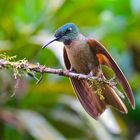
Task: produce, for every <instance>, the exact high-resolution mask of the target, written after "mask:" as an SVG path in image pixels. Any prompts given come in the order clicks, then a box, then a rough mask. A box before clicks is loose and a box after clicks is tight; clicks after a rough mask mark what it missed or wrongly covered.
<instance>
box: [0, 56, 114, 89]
mask: <svg viewBox="0 0 140 140" xmlns="http://www.w3.org/2000/svg"><path fill="white" fill-rule="evenodd" d="M14 58H15V57H2V59H0V69H3V68H6V69H13V72H14V77H15V79H17V77H18V76H19V77H20V76H21V74H20V71H25V72H27V73H28V74H29V75H31V76H33V77H34V78H35V76H34V74H35V73H40V74H42V75H43V74H45V73H48V74H55V75H59V76H65V77H70V78H77V79H79V80H89V81H91V80H96V81H98V82H102V83H106V84H109V85H111V86H114V85H115V83H114V82H111V81H107V80H105V79H103V78H101V77H96V76H89V75H85V74H81V73H75V72H71V71H69V70H63V69H53V68H49V67H46V66H44V65H40V64H38V63H37V64H33V63H30V62H28V61H27V60H26V59H23V60H19V61H14ZM42 77H43V76H42ZM42 77H41V79H42ZM41 79H40V80H41ZM40 80H39V81H38V82H40Z"/></svg>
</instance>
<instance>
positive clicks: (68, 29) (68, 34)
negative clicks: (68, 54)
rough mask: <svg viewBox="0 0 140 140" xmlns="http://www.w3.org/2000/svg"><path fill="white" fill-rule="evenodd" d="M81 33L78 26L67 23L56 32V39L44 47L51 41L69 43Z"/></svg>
mask: <svg viewBox="0 0 140 140" xmlns="http://www.w3.org/2000/svg"><path fill="white" fill-rule="evenodd" d="M78 34H79V30H78V28H77V26H76V25H75V24H73V23H67V24H64V25H63V26H61V27H60V28H58V29H57V30H56V32H55V35H54V39H53V40H51V41H50V42H48V43H47V44H46V45H44V46H43V47H42V48H46V47H47V46H48V45H49V44H50V43H52V42H54V41H60V42H63V43H64V44H69V43H70V42H71V41H73V40H74V39H76V37H77V36H78Z"/></svg>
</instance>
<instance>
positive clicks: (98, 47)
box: [87, 39, 135, 109]
mask: <svg viewBox="0 0 140 140" xmlns="http://www.w3.org/2000/svg"><path fill="white" fill-rule="evenodd" d="M87 43H88V45H89V46H90V48H91V51H93V53H94V54H96V56H97V58H98V60H99V63H100V64H103V65H106V66H108V67H110V68H111V69H112V70H113V71H114V73H115V75H116V78H117V79H118V81H119V83H120V84H121V86H122V88H123V90H124V92H125V94H126V96H127V98H128V101H129V103H130V104H131V106H132V108H133V109H134V108H135V100H134V96H133V93H132V89H131V87H130V85H129V83H128V81H127V79H126V77H125V76H124V74H123V72H122V71H121V70H120V68H119V66H118V65H117V64H116V62H115V61H114V59H113V58H112V57H111V55H110V54H109V52H108V51H107V50H106V49H105V47H104V46H103V45H102V44H100V43H99V42H98V41H96V40H94V39H88V41H87Z"/></svg>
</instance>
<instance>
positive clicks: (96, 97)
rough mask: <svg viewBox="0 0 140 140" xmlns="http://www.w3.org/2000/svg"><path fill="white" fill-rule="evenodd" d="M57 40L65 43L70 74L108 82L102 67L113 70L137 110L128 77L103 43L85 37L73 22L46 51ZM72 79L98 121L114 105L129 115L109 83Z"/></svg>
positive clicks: (92, 115)
mask: <svg viewBox="0 0 140 140" xmlns="http://www.w3.org/2000/svg"><path fill="white" fill-rule="evenodd" d="M54 41H59V42H63V43H64V48H63V58H64V63H65V66H66V69H67V70H69V71H72V72H76V73H82V74H86V75H90V76H97V77H102V78H104V79H107V77H106V75H105V74H104V72H103V70H102V66H106V67H107V68H109V69H111V70H112V71H113V73H114V75H115V78H116V81H117V82H118V83H119V84H120V85H121V87H122V89H123V92H124V95H125V96H126V97H127V99H128V101H129V103H130V105H131V107H132V108H133V109H134V108H135V100H134V96H133V92H132V89H131V87H130V85H129V83H128V81H127V79H126V77H125V75H124V74H123V72H122V71H121V69H120V68H119V66H118V65H117V63H116V62H115V60H114V59H113V57H112V56H111V55H110V53H109V52H108V51H107V49H106V48H105V47H104V46H103V45H102V44H101V43H100V42H98V41H97V40H95V39H93V38H87V37H85V36H84V35H83V34H82V33H81V32H80V30H79V29H78V27H77V26H76V25H75V24H73V23H66V24H64V25H63V26H61V27H60V28H58V29H57V30H56V32H55V34H54V39H52V40H51V41H50V42H48V43H47V44H45V45H44V46H43V47H42V48H46V47H47V46H48V45H49V44H50V43H52V42H54ZM70 80H71V83H72V86H73V88H74V91H75V93H76V95H77V98H78V99H79V101H80V103H81V105H82V106H83V108H84V109H85V110H86V112H87V113H88V114H89V115H90V116H91V117H93V118H94V119H98V118H99V116H100V115H101V114H102V113H103V112H104V111H105V110H106V109H107V108H108V107H110V106H112V107H113V108H115V109H117V110H118V111H120V112H121V113H128V110H127V108H126V105H125V104H124V102H123V100H122V98H121V97H120V96H119V95H118V93H117V92H116V90H115V89H114V88H112V87H111V86H110V85H109V84H106V83H101V82H97V81H96V82H92V84H91V83H90V82H89V81H88V80H79V79H76V78H70ZM116 88H117V87H116Z"/></svg>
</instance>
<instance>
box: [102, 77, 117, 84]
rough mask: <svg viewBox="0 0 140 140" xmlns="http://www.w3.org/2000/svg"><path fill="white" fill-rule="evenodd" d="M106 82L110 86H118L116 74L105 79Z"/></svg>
mask: <svg viewBox="0 0 140 140" xmlns="http://www.w3.org/2000/svg"><path fill="white" fill-rule="evenodd" d="M104 82H105V83H106V84H109V85H110V86H116V85H117V82H116V76H115V75H114V76H113V77H112V78H111V79H109V80H108V79H105V80H104Z"/></svg>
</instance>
